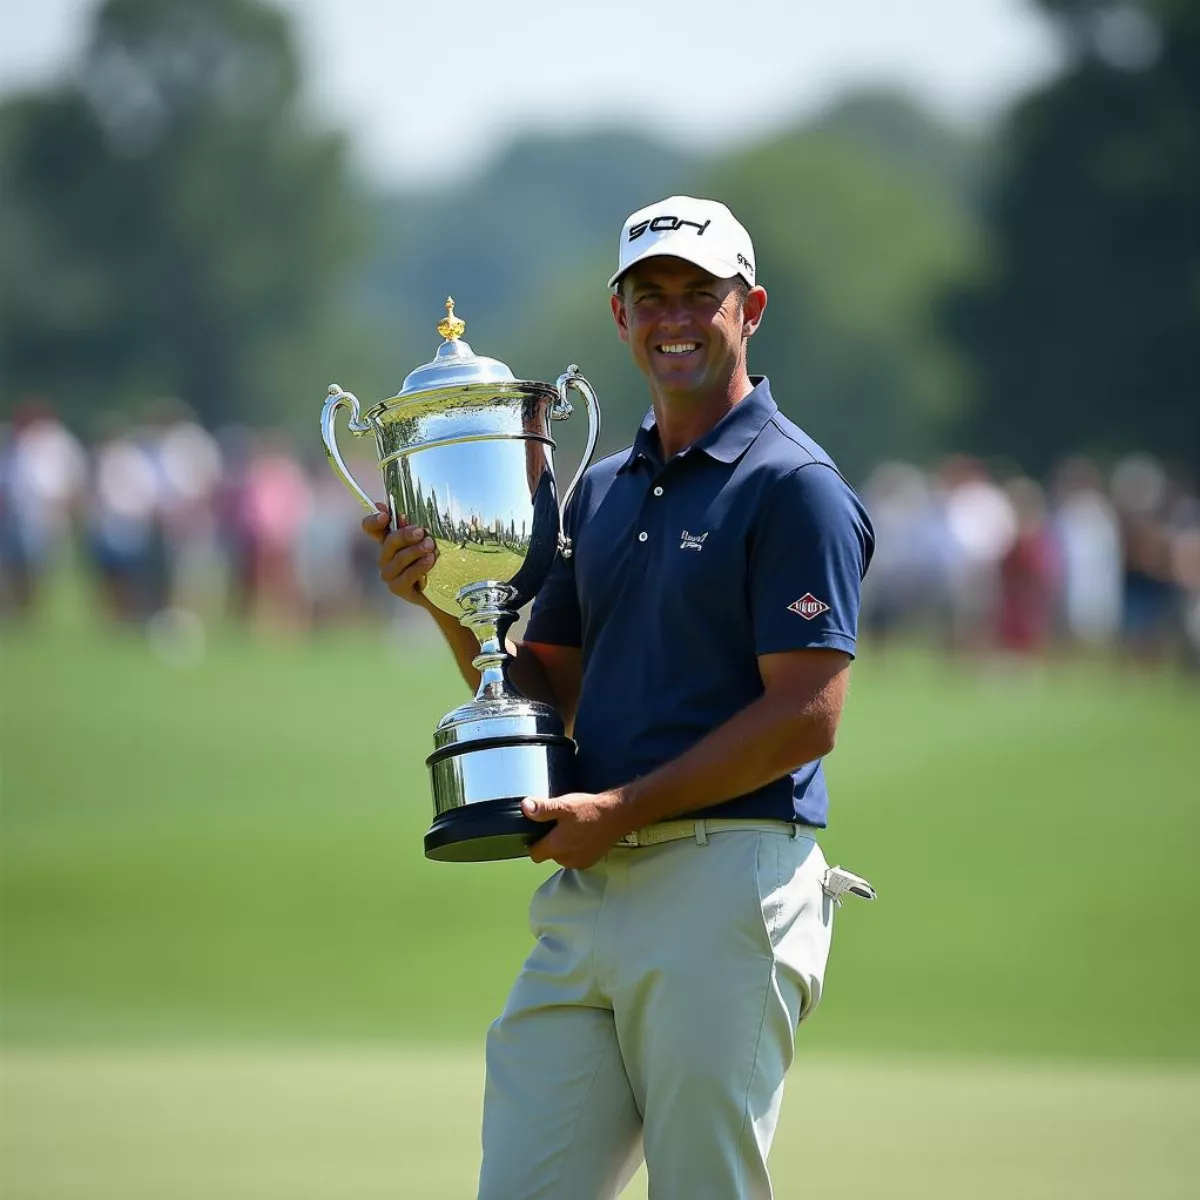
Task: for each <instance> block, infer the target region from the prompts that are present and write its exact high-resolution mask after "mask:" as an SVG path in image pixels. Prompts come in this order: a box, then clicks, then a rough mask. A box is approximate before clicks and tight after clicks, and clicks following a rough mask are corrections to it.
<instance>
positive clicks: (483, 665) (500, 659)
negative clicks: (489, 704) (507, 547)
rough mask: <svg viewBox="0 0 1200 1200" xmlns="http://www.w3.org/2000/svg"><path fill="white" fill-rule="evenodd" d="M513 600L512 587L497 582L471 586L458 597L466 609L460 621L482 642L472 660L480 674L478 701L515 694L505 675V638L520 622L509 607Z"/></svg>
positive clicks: (476, 693)
mask: <svg viewBox="0 0 1200 1200" xmlns="http://www.w3.org/2000/svg"><path fill="white" fill-rule="evenodd" d="M513 598H514V592H513V589H512V588H511V587H509V586H508V585H507V584H495V583H477V584H472V585H471V586H470V587H468V588H464V589H463V590H462V591H461V592H460V593H459V595H458V602H459V604H461V605H462V607H463V608H464V609H465V610H466V611H465V612H464V614H463V615H462V616H461V617H459V622H460V623H461V624H463V625H465V626H466V627H467V628H468V629H469V630H471V632H472V633H473V634H474V635H475V636H476V638H478V639H479V649H480V653H479V654H477V655H476V656H475V657H474V658H473V659H472V660H471V665H472V666H473V667H474V668H475V669H476V670H477V671H478V672H479V674H480V680H479V688H478V690H477V691H476V692H475V699H476V700H500V699H503V698H504V697H506V696H511V695H512V694H513V693H512V689H511V688H510V687H509V684H508V679H507V677H506V675H505V673H504V664H505V660H506V659H507V658H508V652H507V651H506V650H505V648H504V642H505V637H506V635H507V633H508V630H509V627H510V626H511V625H512V623H513V622H514V621H515V620H516V619H517V614H516V613H515V612H513V610H512V609H510V608H508V607H507V604H508V603H510V602H511V601H512V599H513Z"/></svg>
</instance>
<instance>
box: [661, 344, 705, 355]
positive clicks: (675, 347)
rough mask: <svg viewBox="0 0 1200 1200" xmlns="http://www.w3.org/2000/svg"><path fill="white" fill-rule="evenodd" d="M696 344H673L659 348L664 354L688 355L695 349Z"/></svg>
mask: <svg viewBox="0 0 1200 1200" xmlns="http://www.w3.org/2000/svg"><path fill="white" fill-rule="evenodd" d="M696 346H697V343H696V342H674V343H672V344H671V345H670V346H660V347H659V349H660V350H661V351H662V352H663V353H664V354H690V353H691V352H692V351H693V350H695V349H696Z"/></svg>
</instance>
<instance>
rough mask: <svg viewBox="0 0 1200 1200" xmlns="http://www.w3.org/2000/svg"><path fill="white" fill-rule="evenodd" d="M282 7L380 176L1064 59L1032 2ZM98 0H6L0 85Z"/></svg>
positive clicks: (978, 119)
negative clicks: (580, 135) (600, 132)
mask: <svg viewBox="0 0 1200 1200" xmlns="http://www.w3.org/2000/svg"><path fill="white" fill-rule="evenodd" d="M279 2H280V3H281V5H282V7H284V8H286V9H288V10H289V11H291V12H292V13H293V14H294V16H295V18H296V33H297V36H298V41H299V46H300V50H301V55H302V59H303V62H304V64H305V67H306V77H307V79H308V83H309V92H310V108H311V109H312V111H313V113H314V114H315V115H316V116H318V117H319V119H320V120H321V121H322V122H324V123H327V124H333V125H336V126H338V127H340V128H343V129H345V130H347V131H348V132H349V133H350V135H351V139H352V144H353V146H354V153H355V158H356V161H357V162H358V164H359V165H360V167H361V169H362V170H363V172H364V173H365V174H366V175H367V176H368V177H369V178H371V179H373V180H375V181H376V182H379V183H381V184H385V185H401V186H435V185H441V184H445V183H448V182H451V181H453V180H455V179H458V178H463V177H467V176H470V175H472V174H474V173H476V172H477V171H478V170H480V169H481V168H482V167H483V166H484V165H485V164H486V163H487V162H488V161H489V160H490V159H491V158H492V157H494V156H495V155H496V154H497V153H499V152H500V151H501V150H502V149H503V147H504V146H505V145H507V144H508V143H509V142H510V141H511V140H512V139H513V138H514V137H517V136H519V135H520V134H522V133H528V132H543V133H551V134H567V135H569V134H570V133H572V132H575V131H585V130H594V129H599V128H629V129H640V130H642V131H643V132H645V133H647V134H650V135H653V136H656V137H659V138H662V139H665V140H667V141H669V142H671V143H672V144H674V145H676V146H679V147H680V148H683V149H688V150H698V151H702V150H714V149H723V148H727V147H729V146H731V145H735V144H737V143H739V142H742V141H747V140H752V139H756V138H759V137H762V136H765V135H767V134H769V133H771V132H773V131H775V130H778V129H781V128H784V127H786V126H788V125H790V124H792V123H793V122H795V121H796V120H797V119H798V118H800V117H802V116H804V115H807V114H809V113H812V112H814V111H816V110H819V109H820V108H821V107H822V106H823V105H826V104H828V103H829V102H831V101H832V100H833V99H835V98H836V97H837V96H838V95H840V94H842V93H843V92H845V91H847V90H848V89H850V88H854V87H858V86H862V85H879V84H886V85H897V86H900V87H903V88H906V89H907V90H909V91H910V92H911V93H913V94H914V95H915V96H916V97H917V98H918V99H919V100H922V101H924V102H925V103H926V104H927V105H928V106H929V107H931V108H932V109H933V110H934V111H935V112H937V113H939V114H940V115H942V116H943V117H945V118H946V119H948V120H950V121H952V122H954V123H956V124H959V125H963V126H975V127H979V126H981V125H984V124H986V122H987V121H989V120H990V119H992V118H994V117H995V115H996V114H997V113H998V112H1000V111H1001V110H1002V109H1003V107H1004V106H1005V105H1006V104H1007V103H1008V102H1009V101H1010V100H1011V99H1012V98H1013V97H1014V96H1016V95H1018V94H1019V93H1020V92H1022V91H1024V90H1026V89H1027V88H1028V87H1030V86H1031V85H1032V84H1035V83H1036V82H1038V81H1039V80H1041V79H1043V78H1045V77H1046V76H1047V75H1049V74H1050V73H1052V72H1053V71H1054V70H1055V68H1056V67H1057V65H1058V62H1059V59H1058V55H1057V51H1056V46H1055V43H1054V41H1053V39H1052V38H1051V36H1050V32H1049V29H1048V27H1047V26H1046V24H1045V22H1044V21H1043V20H1042V18H1041V17H1040V16H1039V15H1038V14H1037V12H1036V11H1035V10H1034V8H1033V6H1032V4H1031V3H1029V2H1028V0H673V2H664V0H659V2H658V3H655V4H651V3H648V2H647V0H603V2H601V0H582V2H576V3H571V2H570V0H556V2H551V0H441V3H430V0H279ZM94 4H95V0H0V95H3V94H6V93H9V92H11V91H13V90H17V89H20V88H25V87H29V86H36V85H37V84H40V83H42V82H45V81H47V80H50V79H53V78H55V77H61V76H62V75H63V73H64V72H66V71H67V70H68V69H69V64H70V61H71V59H72V57H73V56H74V55H76V54H77V53H78V51H79V49H80V48H81V46H82V45H83V43H84V41H85V38H86V33H87V23H88V14H89V12H90V11H91V9H92V8H93V7H94Z"/></svg>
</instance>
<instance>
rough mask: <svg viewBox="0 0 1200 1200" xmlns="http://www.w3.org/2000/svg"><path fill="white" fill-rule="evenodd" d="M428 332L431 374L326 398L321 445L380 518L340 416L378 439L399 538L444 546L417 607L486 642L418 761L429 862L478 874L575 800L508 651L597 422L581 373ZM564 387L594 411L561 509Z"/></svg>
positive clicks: (556, 747) (449, 323)
mask: <svg viewBox="0 0 1200 1200" xmlns="http://www.w3.org/2000/svg"><path fill="white" fill-rule="evenodd" d="M437 328H438V332H439V333H440V334H441V335H442V337H443V338H444V339H445V340H444V341H443V342H442V344H441V345H440V346H439V347H438V350H437V354H436V355H435V356H434V358H433V360H432V361H431V362H427V363H425V364H424V365H423V366H420V367H417V369H416V370H415V371H413V372H412V373H411V374H410V375H409V376H408V377H407V378H406V379H405V381H404V386H403V387H402V388H401V389H400V391H399V392H398V393H397V394H396V395H395V396H392V397H391V398H390V399H388V400H381V401H379V402H378V403H377V404H375V405H373V406H372V407H371V408H369V409H368V410H367V411H366V412H365V413H363V412H361V406H360V404H359V402H358V399H357V398H356V397H355V396H354V395H352V394H351V393H350V392H344V391H342V389H341V388H340V387H339V386H338V385H337V384H331V385H330V388H329V398H328V399H327V400H326V401H325V407H324V410H323V411H322V413H321V436H322V438H323V440H324V442H325V450H326V453H327V454H328V456H329V461H330V464H331V466H332V467H333V469H334V471H336V472H337V474H338V475H339V476H340V477H341V478H342V480H343V481H344V482H345V484H346V486H347V487H348V488H349V489H350V490H351V492H353V493H354V495H355V496H357V497H358V499H359V500H361V501H362V503H363V505H364V507H366V508H367V510H368V511H370V512H375V504H374V502H373V501H372V499H371V497H370V496H368V495H367V493H366V492H365V491H364V490H363V489H362V488H361V487H360V486H359V484H358V482H357V481H356V480H355V478H354V476H353V475H352V474H351V473H350V471H349V469H348V468H347V466H346V463H345V461H344V460H343V459H342V455H341V453H340V451H339V450H338V444H337V432H336V426H335V418H336V415H337V410H338V409H339V408H346V409H348V410H349V417H350V419H349V424H348V428H349V430H350V432H351V433H352V434H353V435H355V436H356V437H362V436H365V435H366V434H373V435H374V437H375V446H376V449H377V450H378V453H379V467H380V469H381V470H382V472H383V480H384V487H385V489H386V492H387V505H388V509H389V511H390V513H391V518H392V528H393V529H394V528H395V527H396V522H397V520H398V519H399V518H400V516H402V515H403V516H406V517H407V518H408V523H409V524H410V525H421V526H424V528H425V529H426V530H427V531H428V533H429V536H430V537H432V538H433V539H434V541H435V542H436V544H437V558H436V561H435V562H434V565H433V568H432V569H431V570H430V572H429V576H428V578H427V580H426V583H425V594H426V595H427V596H428V598H429V600H430V601H431V602H432V603H433V604H435V605H436V606H437V607H438V608H440V609H441V610H442V611H443V612H447V613H450V614H452V615H456V616H458V617H459V619H460V620H461V622H462V623H463V624H464V625H465V626H467V628H469V629H470V630H471V631H472V632H473V633H474V634H475V636H476V637H477V638H478V639H479V646H480V653H479V655H478V657H476V658H475V660H474V663H475V666H476V667H477V668H478V669H479V671H480V673H481V675H482V679H481V681H480V684H479V690H478V691H477V692H476V693H475V697H474V699H473V700H471V701H469V702H468V703H466V704H464V705H462V706H461V707H460V708H456V709H455V710H454V711H453V712H451V713H447V714H446V716H445V717H443V718H442V720H441V721H440V722H439V723H438V726H437V729H436V731H435V732H434V736H433V743H434V749H433V753H432V754H431V755H430V756H429V757H428V758H427V759H426V760H425V761H426V765H427V766H428V767H429V774H430V781H431V784H432V789H433V809H434V819H433V824H432V826H431V827H430V829H429V832H428V833H427V834H426V835H425V854H426V856H427V857H428V858H434V859H440V860H443V861H449V862H480V861H486V860H490V859H500V858H515V857H518V856H522V855H524V854H525V853H526V849H527V847H528V846H529V844H530V843H531V842H532V841H534V840H536V838H537V837H539V836H541V835H542V834H544V833H546V832H547V828H548V827H547V825H546V824H544V823H538V822H535V821H530V820H529V819H528V818H527V817H526V816H525V815H524V814H523V813H522V812H521V807H520V805H521V800H522V799H523V798H524V797H525V796H531V795H532V796H557V795H562V794H563V793H564V792H569V791H572V790H573V789H574V786H575V785H574V760H575V743H574V742H573V741H572V740H571V739H570V738H569V737H567V736H566V733H565V731H564V729H563V723H562V720H561V718H560V717H559V715H558V713H557V712H555V711H554V709H553V708H551V707H550V706H549V705H547V704H542V703H540V702H538V701H536V700H530V699H528V698H526V697H525V696H522V695H521V694H520V693H519V692H517V691H516V690H515V689H514V688H513V686H512V685H511V684H510V683H509V681H508V679H507V677H506V675H505V669H504V668H505V659H506V658H507V657H508V656H507V653H506V651H505V648H504V645H505V635H506V633H507V632H508V629H509V627H510V626H511V625H512V623H513V622H514V621H515V620H516V617H517V611H518V609H520V608H521V606H522V605H524V604H526V603H527V602H528V601H529V600H531V599H532V598H533V596H534V595H535V594H536V592H537V590H538V588H540V587H541V586H542V584H543V582H545V579H546V575H547V573H548V572H549V570H550V567H551V565H552V564H553V562H554V557H555V555H556V554H560V553H561V554H563V555H564V556H567V557H569V556H570V554H571V547H570V544H569V542H568V540H567V539H566V538H565V537H564V536H563V532H562V515H561V512H562V509H563V508H565V507H566V504H567V501H568V500H570V498H571V494H572V492H574V490H575V487H576V485H577V484H578V483H579V480H580V478H581V477H582V475H583V472H584V471H585V470H586V469H587V466H588V464H589V463H590V462H591V459H592V455H593V453H594V452H595V449H596V442H597V439H598V438H599V436H600V409H599V406H598V405H597V403H596V394H595V392H593V391H592V388H591V385H590V384H589V383H588V382H587V380H586V379H584V377H583V376H582V375H581V374H580V373H579V368H578V367H574V366H572V367H570V368H568V370H567V371H566V373H565V374H563V375H560V376H559V378H558V382H557V384H555V385H553V386H552V385H550V384H548V383H537V382H529V381H526V380H518V379H515V378H514V377H513V373H512V372H511V371H510V370H509V369H508V367H506V366H505V365H504V364H503V363H501V362H497V361H496V360H495V359H491V358H482V357H479V356H477V355H476V354H475V353H474V352H473V351H472V350H471V347H470V346H469V345H467V343H466V342H464V341H463V340H462V334H463V332H464V331H465V329H466V325H465V323H464V322H463V321H462V320H461V319H460V318H459V317H456V316H455V315H454V301H453V299H449V300H447V301H446V317H445V318H444V319H443V320H442V321H441V322H440V323H439V324H438V327H437ZM572 388H573V389H575V390H576V391H577V392H579V394H580V395H581V396H582V397H583V400H584V404H585V406H586V408H587V412H588V440H587V448H586V450H585V451H584V456H583V461H582V462H581V464H580V467H579V470H578V471H576V473H575V478H574V479H572V480H571V484H570V486H569V487H568V488H567V491H566V494H565V495H564V496H563V498H562V504H561V507H560V504H559V498H558V489H557V485H556V482H555V478H554V464H553V451H554V445H555V444H554V440H553V438H551V436H550V422H551V421H559V420H563V419H564V418H566V417H569V416H570V415H571V411H572V409H571V403H570V400H569V399H568V393H569V392H570V390H571V389H572Z"/></svg>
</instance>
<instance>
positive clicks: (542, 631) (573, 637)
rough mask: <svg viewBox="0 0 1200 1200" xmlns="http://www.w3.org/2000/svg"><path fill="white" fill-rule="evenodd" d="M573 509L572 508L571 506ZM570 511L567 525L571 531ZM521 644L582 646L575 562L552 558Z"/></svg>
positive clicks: (559, 555) (534, 601)
mask: <svg viewBox="0 0 1200 1200" xmlns="http://www.w3.org/2000/svg"><path fill="white" fill-rule="evenodd" d="M572 507H573V506H572ZM572 516H573V514H572V512H571V511H570V509H568V511H567V518H566V526H567V531H568V533H571V531H572V524H571V517H572ZM523 640H524V641H526V642H544V643H546V644H547V645H550V646H582V645H583V620H582V618H581V616H580V612H579V593H578V592H577V591H576V590H575V559H574V558H573V557H572V558H563V556H562V553H561V551H560V552H559V553H558V554H556V555H555V556H554V565H553V566H552V567H551V568H550V573H549V574H548V575H547V576H546V582H545V583H543V584H542V586H541V587H540V588H538V592H537V595H536V596H535V597H534V598H533V607H532V609H531V610H530V613H529V622H528V624H527V625H526V626H525V635H524V639H523Z"/></svg>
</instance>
